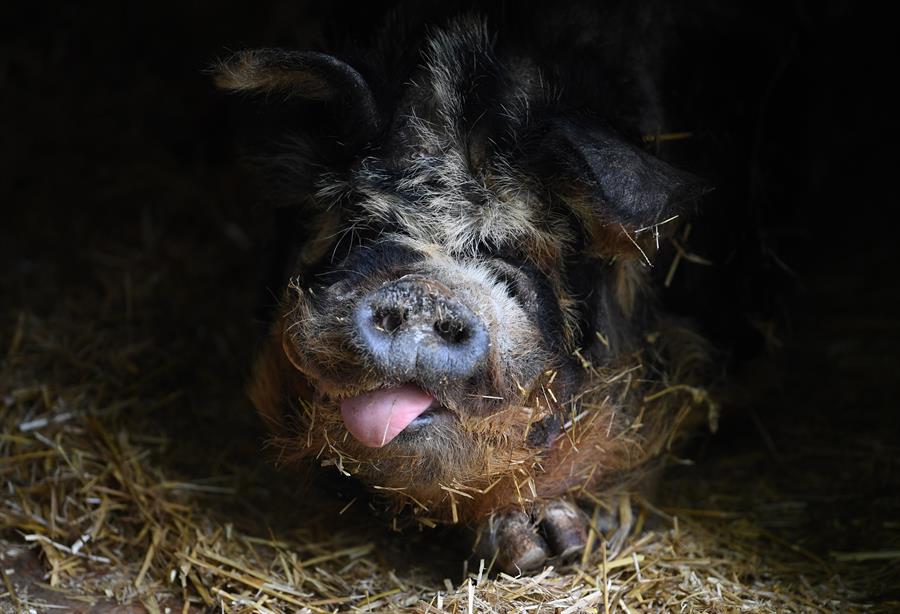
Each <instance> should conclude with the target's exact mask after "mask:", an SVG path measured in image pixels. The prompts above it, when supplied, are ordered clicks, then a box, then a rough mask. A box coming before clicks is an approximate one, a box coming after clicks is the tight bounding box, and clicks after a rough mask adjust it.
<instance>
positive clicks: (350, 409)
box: [341, 384, 434, 448]
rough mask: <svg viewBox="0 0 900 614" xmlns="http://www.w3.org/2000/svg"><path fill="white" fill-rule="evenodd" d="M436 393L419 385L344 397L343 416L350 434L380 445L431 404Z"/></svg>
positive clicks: (360, 440) (372, 444)
mask: <svg viewBox="0 0 900 614" xmlns="http://www.w3.org/2000/svg"><path fill="white" fill-rule="evenodd" d="M432 401H434V397H432V396H431V395H430V394H428V393H426V392H425V391H424V390H422V389H421V388H419V387H418V386H413V385H412V384H404V385H403V386H400V387H398V388H388V389H386V390H375V391H373V392H367V393H365V394H361V395H359V396H358V397H353V398H352V399H344V400H343V401H341V416H342V417H343V418H344V426H346V427H347V430H348V431H350V434H351V435H353V436H354V437H356V438H357V439H358V440H359V442H360V443H361V444H363V445H366V446H369V447H370V448H380V447H381V446H383V445H385V444H386V443H388V442H390V441H391V440H392V439H393V438H394V437H396V436H397V435H399V434H400V431H402V430H403V429H405V428H406V427H407V426H409V423H410V422H412V421H413V420H415V419H416V418H418V417H419V416H420V415H422V414H423V413H424V412H425V410H426V409H428V408H429V407H431V403H432Z"/></svg>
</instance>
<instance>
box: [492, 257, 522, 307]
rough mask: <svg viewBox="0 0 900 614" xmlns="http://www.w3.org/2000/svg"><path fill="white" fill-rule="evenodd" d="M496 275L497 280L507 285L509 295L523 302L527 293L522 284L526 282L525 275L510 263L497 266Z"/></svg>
mask: <svg viewBox="0 0 900 614" xmlns="http://www.w3.org/2000/svg"><path fill="white" fill-rule="evenodd" d="M496 276H497V281H499V282H500V283H502V284H503V285H504V286H505V287H506V293H507V294H508V295H509V297H510V298H513V299H515V300H517V301H519V302H521V301H522V297H523V294H524V293H525V290H524V288H523V286H522V284H523V283H525V280H524V279H523V275H522V274H521V273H519V272H518V271H516V270H514V268H513V267H511V266H509V265H502V267H497V269H496Z"/></svg>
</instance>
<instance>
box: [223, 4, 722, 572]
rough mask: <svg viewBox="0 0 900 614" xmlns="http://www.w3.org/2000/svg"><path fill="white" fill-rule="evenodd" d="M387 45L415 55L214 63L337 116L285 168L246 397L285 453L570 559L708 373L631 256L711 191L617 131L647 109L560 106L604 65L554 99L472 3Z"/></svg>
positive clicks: (503, 561) (259, 55)
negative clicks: (602, 500)
mask: <svg viewBox="0 0 900 614" xmlns="http://www.w3.org/2000/svg"><path fill="white" fill-rule="evenodd" d="M392 36H393V37H394V38H392ZM404 36H405V37H408V38H407V39H404V38H403V37H404ZM562 38H563V39H565V38H566V36H565V35H564V34H563V36H562ZM388 40H391V41H392V42H393V44H395V45H397V46H398V48H403V49H418V50H419V51H418V53H417V54H413V55H412V56H409V57H410V58H411V59H410V61H409V62H408V63H406V64H404V63H403V62H401V61H399V60H398V61H394V62H387V60H386V59H385V57H383V55H378V54H373V55H372V56H371V58H376V59H375V60H373V59H371V58H369V63H368V64H367V60H364V59H360V63H359V64H357V65H355V66H352V65H350V64H348V63H346V62H344V61H342V60H339V59H337V58H336V57H333V56H330V55H325V54H322V53H313V52H292V51H283V50H272V49H263V50H255V51H247V52H242V53H239V54H236V55H235V56H233V57H232V58H230V59H229V60H227V61H225V62H223V63H222V65H221V66H220V68H219V77H218V83H219V85H220V86H221V87H223V88H226V89H230V90H234V91H240V92H245V93H251V94H263V95H265V96H266V97H269V98H271V97H273V95H276V94H277V96H278V98H279V99H280V100H282V101H287V102H292V103H293V104H299V105H300V108H301V110H303V109H306V110H309V109H311V108H314V109H315V110H316V111H315V112H317V113H319V114H320V115H321V113H322V112H323V111H322V109H325V111H324V112H325V114H326V116H327V117H330V118H331V120H330V121H331V122H333V123H332V124H328V123H326V124H325V125H326V126H327V128H321V126H319V128H321V129H320V130H318V131H317V130H316V129H314V128H312V127H311V128H309V129H308V130H307V131H306V132H304V133H303V136H300V137H295V138H294V139H293V141H292V145H291V146H290V147H289V148H288V150H287V151H286V152H282V153H280V154H279V155H278V156H277V157H276V162H275V164H274V167H275V170H276V171H277V173H280V180H279V181H280V185H281V188H280V189H281V190H282V191H283V192H284V193H283V194H282V195H281V196H282V198H283V200H284V202H285V207H286V209H287V210H288V211H290V212H292V218H291V219H292V222H290V223H289V224H288V225H287V226H286V228H285V229H284V230H286V232H285V233H284V234H285V235H286V236H287V237H288V241H289V242H290V244H291V246H292V249H291V255H290V258H289V259H288V262H287V265H286V270H285V281H284V282H283V298H282V300H281V302H280V305H279V308H278V311H277V314H276V317H275V319H274V322H273V324H272V328H271V334H270V336H269V339H268V341H267V342H266V343H265V344H264V346H263V348H262V350H261V352H260V355H259V358H258V360H257V364H256V369H255V373H254V378H253V381H252V382H251V386H250V393H251V397H252V399H253V401H254V403H255V405H256V406H257V408H258V409H259V411H260V413H261V414H262V415H263V417H264V418H265V419H266V420H267V422H268V423H269V425H270V427H271V429H272V432H273V442H274V444H275V445H276V448H277V449H278V458H279V459H280V460H281V461H282V462H293V463H295V464H303V463H307V464H310V465H317V466H318V465H324V466H328V467H332V468H334V469H336V470H337V474H340V475H342V476H344V478H353V479H356V480H359V481H361V482H362V483H364V484H365V485H367V486H369V487H370V488H371V489H373V491H374V492H375V493H376V494H377V496H378V500H379V501H381V502H382V503H384V504H385V510H386V512H387V513H388V514H390V515H392V516H394V517H395V519H396V517H398V515H399V516H400V517H403V518H407V519H411V520H414V521H418V522H420V523H422V524H425V525H428V526H433V525H434V524H435V523H460V524H463V525H465V526H468V527H471V528H473V529H475V532H474V534H475V535H476V542H477V551H478V553H479V554H480V555H481V556H484V557H486V558H496V561H497V565H498V566H499V567H500V568H502V569H505V570H507V571H510V572H518V571H525V570H530V569H534V568H537V567H539V566H540V565H541V564H543V563H544V562H545V561H546V560H547V558H548V557H551V556H561V557H570V556H574V555H576V554H577V553H578V552H580V550H581V549H582V548H583V546H584V543H585V540H586V535H587V529H586V527H587V522H586V518H585V516H584V514H583V512H582V511H581V510H580V508H579V507H578V505H577V504H576V503H577V500H578V499H579V498H584V497H583V495H584V493H585V492H589V493H591V497H592V500H597V497H602V496H607V495H610V496H612V495H616V494H617V493H621V492H623V489H625V488H627V487H628V485H629V484H631V485H633V484H634V483H635V482H636V481H639V478H640V476H641V475H642V474H643V473H645V472H646V470H647V468H648V467H651V466H654V464H655V463H656V461H657V460H658V459H659V458H660V457H661V455H662V453H663V452H664V450H665V449H666V448H667V447H668V446H669V445H671V442H672V440H673V437H674V434H675V432H676V431H677V430H678V428H679V426H680V425H681V424H683V423H684V422H685V420H686V416H687V415H688V414H689V410H690V409H691V401H690V398H693V399H695V400H696V398H697V397H696V395H695V396H694V397H691V396H690V395H684V394H681V393H680V392H677V391H678V390H682V388H677V387H676V388H672V386H673V384H676V383H689V382H692V381H694V379H696V377H695V376H696V373H697V372H698V371H699V369H698V368H697V365H698V364H700V363H702V362H703V355H704V354H703V351H702V349H698V348H701V347H702V344H701V343H699V342H695V341H696V338H695V337H692V336H691V335H690V334H681V333H677V332H675V331H676V328H675V327H672V326H669V325H668V324H666V320H665V318H664V317H663V316H662V315H661V314H659V313H658V311H657V310H656V308H655V307H654V301H653V292H652V289H651V288H650V287H649V283H648V276H647V271H648V267H647V266H645V262H646V261H648V260H649V259H650V257H651V256H652V254H653V252H654V249H655V246H656V245H657V244H658V243H659V237H660V235H661V234H664V233H665V231H666V230H670V229H671V228H673V227H674V225H672V224H669V225H668V226H666V224H668V222H669V221H671V220H672V219H673V218H674V217H676V216H679V215H684V214H685V213H686V212H687V210H688V206H689V205H690V203H691V202H692V201H693V199H694V198H695V197H696V196H697V195H698V194H699V193H700V191H702V190H701V189H700V188H699V187H698V184H697V182H696V181H695V180H694V179H693V178H692V177H690V176H689V175H687V174H685V173H683V172H681V171H678V170H676V169H674V168H672V167H671V166H668V165H667V164H665V163H664V162H662V161H661V160H659V159H657V158H655V157H653V156H651V155H650V154H649V153H648V152H646V151H644V149H642V148H641V146H640V145H639V144H635V142H634V139H629V138H627V137H626V136H625V134H627V133H628V131H629V130H630V131H631V132H632V133H634V131H638V130H640V126H639V125H637V124H635V120H634V118H633V117H632V116H631V115H630V113H631V110H633V109H637V108H643V107H642V106H641V105H642V104H643V103H641V102H640V101H637V100H635V101H630V102H629V104H627V105H625V107H626V108H628V109H629V115H628V118H626V119H622V127H621V128H620V129H619V130H616V129H613V128H612V127H611V120H610V118H606V119H604V120H602V121H600V120H597V118H596V116H595V115H593V114H591V113H585V112H574V111H572V110H571V109H572V108H573V107H577V108H584V107H586V106H590V105H591V104H595V105H596V106H598V107H602V108H608V107H609V106H610V105H609V104H599V105H598V104H597V101H598V100H600V98H599V96H601V94H600V93H598V92H602V96H605V97H606V98H609V97H610V96H611V95H612V94H611V92H628V91H631V90H630V89H628V88H625V87H619V88H618V89H616V87H614V86H616V84H617V83H618V82H617V81H616V80H615V79H614V78H613V77H609V75H608V74H607V73H604V74H607V78H608V80H609V81H608V82H604V83H600V85H597V83H595V81H597V82H598V83H599V81H598V80H596V79H594V80H588V81H587V82H584V83H586V84H584V85H581V86H579V85H578V83H575V82H572V83H569V86H570V87H569V90H568V91H572V92H579V91H582V90H584V92H587V93H584V92H583V95H582V98H581V99H579V100H577V101H568V102H570V103H572V104H568V103H567V102H566V101H565V100H564V99H561V98H560V96H559V94H558V93H559V92H560V91H562V85H563V84H564V83H565V82H566V79H565V75H564V74H563V73H561V72H557V73H556V78H557V79H558V80H559V81H560V82H559V83H557V84H555V85H554V84H553V83H551V82H549V81H548V75H549V73H548V72H546V69H544V68H541V67H540V65H539V63H538V62H536V61H535V59H534V58H531V57H529V55H528V53H526V52H524V51H523V47H522V46H521V45H519V44H510V45H509V46H504V45H502V44H501V43H498V42H497V39H496V38H495V37H494V36H493V35H492V34H491V33H490V32H489V31H488V30H487V27H486V26H485V24H484V22H483V21H482V20H480V19H478V18H472V17H467V18H463V19H458V20H455V21H451V22H449V24H447V25H446V27H444V29H426V30H423V33H422V34H421V37H420V38H416V37H415V36H414V35H413V34H410V33H409V32H408V31H404V33H403V34H402V35H400V34H397V33H394V34H391V35H390V36H388ZM535 44H536V43H535ZM613 48H614V45H612V44H607V45H606V46H604V47H603V49H604V53H608V52H609V51H610V49H613ZM576 56H577V57H578V58H586V60H588V61H589V63H590V65H591V66H592V67H594V66H598V65H600V64H603V63H605V64H606V65H607V68H608V67H609V65H615V62H616V60H615V57H613V58H611V59H610V58H605V57H604V58H600V57H592V56H590V55H589V54H588V55H586V52H585V51H584V50H583V49H579V50H578V51H577V54H576ZM377 58H381V60H382V61H385V62H387V63H386V64H384V65H377V64H372V63H371V62H377ZM573 61H574V60H573ZM576 69H577V70H574V73H577V74H582V73H584V72H585V71H584V70H583V69H582V68H578V67H576ZM600 81H602V80H600ZM626 81H627V82H628V83H633V82H636V81H635V80H634V79H632V80H630V81H628V80H624V81H623V82H626ZM476 83H477V84H480V85H479V86H478V87H475V86H473V85H472V84H476ZM629 87H630V86H629ZM385 92H393V94H386V93H385ZM617 95H618V94H617ZM623 96H624V95H623ZM607 102H609V101H608V100H607ZM620 102H628V101H620ZM323 105H324V106H323ZM644 106H646V105H644ZM612 119H615V118H612ZM620 119H621V118H620ZM654 121H655V120H654ZM336 133H339V135H338V136H337V137H335V136H334V135H335V134H336ZM660 226H666V227H664V228H663V229H662V232H661V231H660V230H659V227H660ZM648 229H651V230H652V232H646V231H647V230H648ZM641 233H643V234H641ZM692 378H693V379H692ZM662 389H667V390H669V389H671V390H675V391H676V392H674V393H665V394H655V392H656V391H659V390H662ZM683 389H684V390H688V388H686V387H685V388H683ZM648 399H650V400H648Z"/></svg>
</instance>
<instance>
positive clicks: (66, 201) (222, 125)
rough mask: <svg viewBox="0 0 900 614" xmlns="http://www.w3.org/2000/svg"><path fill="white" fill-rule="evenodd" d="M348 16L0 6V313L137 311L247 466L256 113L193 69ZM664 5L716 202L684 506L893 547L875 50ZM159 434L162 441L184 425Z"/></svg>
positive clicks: (893, 445) (684, 271)
mask: <svg viewBox="0 0 900 614" xmlns="http://www.w3.org/2000/svg"><path fill="white" fill-rule="evenodd" d="M350 7H352V5H349V4H346V3H341V2H338V3H318V4H315V3H313V4H307V3H302V2H275V3H270V4H266V5H256V4H250V3H236V2H229V1H226V2H219V3H204V2H185V3H182V4H178V5H174V4H173V5H167V4H166V3H130V2H120V3H111V2H93V3H57V4H55V5H54V4H53V3H31V4H30V5H28V6H25V5H21V6H15V7H13V6H5V7H4V8H3V9H2V15H0V169H2V170H0V207H2V217H0V303H2V307H3V310H4V314H5V315H4V318H5V319H4V322H7V321H9V320H7V319H6V318H12V317H13V316H14V315H15V314H16V313H18V312H21V311H27V312H30V313H35V314H38V315H49V314H52V313H54V312H56V311H58V310H59V309H61V308H62V307H61V306H65V309H68V310H70V311H71V312H72V313H79V312H80V313H81V314H82V315H83V316H84V317H91V315H92V313H94V312H95V311H98V310H99V311H103V310H116V309H126V310H127V309H137V311H136V313H138V314H139V318H138V319H137V320H136V322H137V325H139V326H141V327H143V328H144V329H145V330H148V331H151V334H152V335H155V336H156V337H157V338H159V339H160V340H161V342H164V343H166V344H168V346H169V347H171V352H172V356H173V361H176V362H177V361H178V359H179V356H180V353H181V351H182V350H184V349H186V348H190V349H191V354H190V355H191V356H196V355H198V348H199V350H200V351H199V353H200V354H201V355H205V356H206V360H203V361H201V362H199V363H198V362H194V363H191V364H182V365H181V367H179V368H178V369H177V370H176V372H175V374H174V375H173V376H172V377H173V378H174V380H177V381H178V383H179V385H181V386H183V387H184V388H186V389H188V390H202V391H203V394H205V395H208V394H212V395H213V396H214V398H216V399H219V400H221V401H222V403H223V404H222V407H230V408H234V411H235V412H240V411H246V412H247V415H246V416H245V417H241V418H234V417H229V416H220V418H221V419H222V420H224V421H225V422H228V421H229V420H233V421H234V424H235V425H237V426H235V427H234V436H235V439H234V440H233V441H232V442H231V443H232V445H233V446H235V447H238V448H240V449H242V450H243V449H246V450H248V454H253V453H254V452H253V450H254V449H255V447H258V442H259V440H260V439H261V437H262V434H261V431H260V430H259V429H258V425H256V423H255V421H254V419H253V418H252V415H251V413H250V410H249V405H248V404H246V403H245V402H244V401H243V397H242V395H241V384H240V383H241V382H242V381H243V380H244V378H245V377H246V375H247V372H248V370H249V364H250V359H251V356H252V347H253V345H254V343H255V334H257V332H258V330H259V326H258V323H257V322H256V321H255V319H254V315H253V314H254V309H255V306H256V305H257V304H258V302H259V299H260V292H261V290H260V287H261V284H262V282H261V274H262V273H261V272H262V270H263V269H264V267H263V265H262V261H263V260H264V247H265V236H266V233H267V231H268V229H269V227H270V225H271V218H270V215H271V212H270V211H269V210H268V209H267V208H266V207H265V205H263V204H261V202H262V201H261V199H260V197H259V194H258V192H257V191H256V187H255V184H254V181H253V180H252V178H251V177H249V176H248V175H247V174H246V173H245V172H244V171H243V170H242V169H243V166H242V165H241V163H240V160H241V157H242V155H243V149H242V143H245V142H246V141H247V137H248V134H247V131H248V124H247V123H246V121H245V120H244V119H243V118H244V117H245V116H246V114H247V113H251V114H252V113H253V112H254V111H253V110H252V109H251V108H249V107H248V106H247V105H244V104H241V103H240V102H238V101H236V100H232V99H229V98H228V97H226V96H224V95H222V94H220V93H219V92H216V91H215V90H214V88H213V87H212V84H211V80H210V78H209V75H208V74H206V73H205V72H204V71H205V69H207V68H208V67H209V65H210V64H211V63H212V62H213V61H214V60H215V59H216V58H217V57H221V56H223V55H226V54H227V53H228V52H229V51H231V50H236V49H240V48H244V47H252V46H260V45H268V46H272V45H285V46H296V45H298V44H303V43H301V41H306V40H311V39H312V40H327V39H328V37H329V27H324V28H323V27H322V26H321V24H322V23H326V24H331V26H330V27H331V28H337V29H338V30H343V31H351V32H356V33H361V32H363V31H364V30H365V28H366V27H368V24H371V23H375V15H376V14H377V13H379V12H380V10H381V9H382V4H379V3H370V4H367V8H365V9H362V10H360V9H358V8H350ZM677 12H678V13H679V15H680V24H681V25H679V26H678V27H677V28H675V29H674V30H673V31H672V34H673V36H674V39H675V40H676V42H677V45H676V46H675V48H674V49H675V50H674V51H673V52H672V53H671V54H670V56H669V57H668V60H669V66H668V68H667V72H666V79H665V83H664V91H665V93H666V95H667V96H668V97H669V99H670V102H671V111H672V116H673V117H674V118H676V120H675V121H677V122H678V125H677V126H673V128H674V129H677V130H687V131H690V132H692V134H693V137H692V138H691V139H689V140H687V141H683V142H679V143H678V144H673V145H672V146H671V148H670V151H672V152H673V153H674V157H675V158H676V159H678V160H679V162H680V163H681V164H682V165H683V166H685V167H686V168H689V169H691V170H693V171H694V172H696V173H697V174H700V175H702V176H704V177H706V178H708V179H709V180H710V181H711V183H712V184H713V185H715V186H716V190H715V192H714V193H713V194H711V195H710V196H709V197H708V198H707V199H706V200H705V201H704V206H703V210H702V215H701V216H700V217H699V218H698V219H697V220H696V222H695V225H694V232H693V234H692V236H691V240H690V242H689V247H690V249H691V251H693V252H695V253H697V254H699V255H702V256H703V257H704V258H707V259H709V260H711V261H712V262H713V265H712V266H709V267H703V266H700V265H690V264H683V265H682V267H681V268H680V269H679V271H678V273H677V276H676V283H675V284H674V286H673V288H671V289H670V290H668V291H666V292H665V293H664V300H665V301H666V302H667V303H668V304H669V305H670V306H671V308H672V309H673V310H675V311H678V312H680V313H683V314H686V315H688V316H690V317H692V318H693V319H694V320H695V321H697V322H698V323H699V324H700V326H701V327H702V328H704V329H705V330H706V332H707V333H708V335H709V336H710V337H711V338H712V339H713V340H714V341H715V343H716V346H717V348H718V350H717V352H718V356H719V357H720V360H719V364H720V365H721V369H720V375H721V379H722V383H721V386H720V388H721V391H720V394H721V395H722V398H723V399H724V409H725V413H724V416H723V421H722V428H721V429H720V433H719V434H718V435H717V436H716V437H714V438H711V439H709V440H704V441H703V442H702V443H701V445H699V446H698V447H697V449H696V450H694V451H693V452H692V455H693V457H694V459H695V461H696V464H695V465H694V466H693V468H690V469H684V470H682V471H683V472H686V475H687V476H688V477H689V478H690V480H691V484H693V485H694V486H692V488H695V489H696V490H697V491H702V490H703V489H710V488H715V489H719V490H721V491H722V496H726V495H728V493H729V492H732V491H733V492H738V491H742V492H759V493H761V494H760V497H761V499H766V500H775V501H777V500H779V498H781V499H785V498H788V499H797V498H799V499H801V500H802V501H804V505H805V509H806V514H805V516H804V517H803V519H802V522H800V523H799V524H798V525H797V527H794V528H790V531H793V534H792V535H793V536H794V537H793V538H792V539H797V540H800V541H802V542H803V543H804V544H805V545H806V546H808V547H810V548H813V549H815V550H816V551H818V552H822V553H827V552H829V551H832V550H873V549H879V548H884V547H888V546H887V545H886V544H888V545H889V544H891V543H893V544H896V543H897V541H898V527H897V524H896V519H897V513H896V512H897V510H898V509H900V504H898V495H897V492H898V490H900V489H898V486H900V476H898V463H900V461H898V458H900V454H898V453H900V441H898V436H897V435H898V432H900V420H898V412H897V409H896V404H897V399H898V394H900V349H898V347H900V318H898V313H900V291H898V284H897V273H896V270H895V269H896V266H897V264H898V262H900V259H898V258H897V256H898V253H897V252H898V241H897V239H896V237H895V233H896V230H895V227H894V225H893V220H894V217H896V216H895V215H894V212H895V210H896V208H897V206H898V199H897V193H896V190H895V188H894V186H895V184H896V182H897V174H898V171H897V167H896V159H895V158H896V156H894V155H893V151H894V148H895V147H896V145H895V142H896V141H895V132H896V130H895V129H894V126H895V124H896V122H897V119H896V109H897V108H898V107H897V104H896V103H897V97H896V94H895V93H893V92H892V90H894V89H895V87H894V83H893V81H894V80H896V72H897V71H896V66H895V62H894V58H895V57H896V55H897V54H896V51H897V50H896V42H895V41H896V34H895V33H894V32H892V31H891V30H890V25H891V24H890V23H889V19H888V18H887V16H886V15H883V14H878V13H876V12H873V11H872V10H871V9H868V8H866V7H860V6H859V5H858V4H857V3H851V2H837V1H835V2H821V3H820V2H806V3H804V2H793V3H790V2H786V3H778V4H774V3H773V4H766V3H752V4H748V5H745V6H743V7H742V8H736V7H735V6H732V5H731V3H721V4H720V5H715V4H712V3H705V4H702V5H701V4H691V5H690V7H688V6H685V7H683V8H679V9H677ZM348 16H351V17H352V20H353V21H352V23H348V22H347V21H346V19H347V18H348ZM251 125H252V124H251ZM250 130H252V128H250ZM249 136H250V137H252V136H253V135H252V134H251V135H249ZM251 140H252V138H251ZM122 287H126V288H129V291H128V292H126V295H127V296H130V295H131V294H130V291H131V290H130V289H132V288H134V289H137V290H135V294H136V295H139V296H148V297H152V298H150V299H147V301H146V303H145V305H144V307H143V309H140V308H139V307H134V306H132V305H130V304H127V301H126V303H118V302H116V300H113V299H112V298H109V300H106V299H104V298H103V297H107V296H108V297H113V296H118V294H117V292H118V290H120V289H121V288H122ZM138 290H139V291H138ZM98 297H99V298H98ZM4 326H5V324H4ZM211 390H212V391H214V392H210V391H211ZM189 394H190V393H189ZM196 394H199V393H196ZM216 395H218V396H216ZM236 398H237V399H240V402H237V401H235V400H234V399H236ZM229 399H230V400H229ZM226 400H229V401H227V402H226ZM163 418H164V419H165V420H168V421H170V426H169V427H168V429H169V431H170V432H171V433H173V434H174V436H175V437H179V436H181V437H186V435H185V434H184V433H186V432H189V431H191V430H192V429H196V422H194V421H192V419H191V418H190V417H185V416H183V415H182V416H175V415H166V416H163ZM201 431H202V429H201ZM179 433H180V434H179ZM190 438H191V439H192V440H199V441H200V443H199V444H198V445H201V446H202V445H203V442H202V440H203V436H202V434H200V435H197V434H196V432H191V435H190ZM210 445H211V444H210ZM216 445H218V446H221V441H219V442H217V444H216ZM734 459H745V460H746V462H742V463H736V462H735V461H734ZM729 489H731V490H729ZM682 492H683V494H682V495H681V496H685V497H689V496H691V493H692V492H694V491H692V490H691V489H690V488H689V489H687V490H682ZM707 494H708V493H707ZM747 505H750V506H752V505H753V503H752V502H751V503H747ZM759 513H760V517H761V518H764V519H765V518H770V516H772V515H776V514H777V512H768V511H765V510H763V511H760V512H759ZM766 514H769V515H768V516H767V515H766ZM798 527H799V528H798ZM894 547H896V545H895V546H894ZM880 565H881V566H882V567H881V568H885V567H886V568H888V569H889V570H891V569H892V570H893V571H892V572H891V573H893V574H894V575H893V576H890V574H887V578H888V579H886V580H885V581H884V582H883V583H882V584H881V585H880V587H879V588H878V589H877V590H876V592H875V593H874V595H875V596H881V597H885V596H893V597H895V598H896V597H897V594H898V589H897V588H896V587H897V584H896V582H894V581H893V580H890V578H891V577H893V578H894V579H896V565H895V564H894V563H891V562H887V563H882V564H880ZM892 565H893V567H892ZM879 591H880V592H879Z"/></svg>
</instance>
